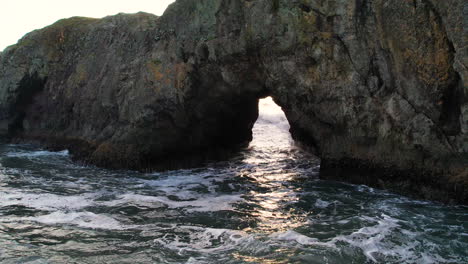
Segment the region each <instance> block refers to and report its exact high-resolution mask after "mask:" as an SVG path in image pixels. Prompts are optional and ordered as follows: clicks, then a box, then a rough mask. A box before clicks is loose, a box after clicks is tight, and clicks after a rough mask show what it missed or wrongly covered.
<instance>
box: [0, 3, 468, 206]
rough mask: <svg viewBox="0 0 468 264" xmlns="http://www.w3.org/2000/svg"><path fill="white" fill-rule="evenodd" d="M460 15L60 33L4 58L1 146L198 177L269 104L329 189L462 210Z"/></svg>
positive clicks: (231, 9) (431, 12)
mask: <svg viewBox="0 0 468 264" xmlns="http://www.w3.org/2000/svg"><path fill="white" fill-rule="evenodd" d="M463 2H464V1H462V0H450V1H435V0H418V1H406V0H395V1H383V0H374V1H361V0H359V1H358V0H355V1H344V0H343V1H341V0H340V1H312V0H303V1H286V0H275V1H270V0H256V1H247V0H245V1H238V0H178V1H176V3H174V4H173V5H171V6H170V7H169V8H168V10H167V11H166V12H165V14H164V15H163V16H161V17H156V16H153V15H150V14H145V13H138V14H135V15H127V14H119V15H117V16H112V17H106V18H104V19H88V18H79V17H75V18H71V19H66V20H61V21H59V22H57V23H55V24H54V25H52V26H50V27H47V28H44V29H41V30H38V31H34V32H32V33H30V34H28V35H26V36H25V37H24V38H23V39H22V40H21V41H20V42H19V43H18V44H17V45H14V46H11V47H9V48H7V49H6V50H5V51H4V52H2V53H1V54H0V117H1V120H0V125H1V126H0V132H1V133H2V134H4V135H8V136H9V138H10V140H16V141H36V142H40V143H41V144H43V145H46V146H48V147H51V148H54V149H62V148H68V149H70V151H71V153H72V154H74V156H75V157H76V158H77V159H78V160H82V161H85V162H90V163H93V164H97V165H100V166H106V167H112V168H131V169H145V168H171V167H179V166H183V165H186V166H190V165H191V164H192V162H194V161H197V162H200V161H202V160H204V158H206V157H208V156H218V157H220V156H221V157H222V156H223V155H227V154H226V153H225V152H226V151H225V150H226V149H230V148H231V147H235V146H239V145H242V144H243V143H246V142H248V141H249V140H250V139H251V129H252V126H253V124H254V122H255V120H256V118H257V116H258V108H257V105H258V99H259V98H261V97H265V96H272V97H273V98H274V99H275V102H276V103H277V104H279V105H280V106H281V107H282V108H283V109H284V111H285V114H286V116H287V118H288V120H289V122H290V125H291V133H292V135H293V137H294V138H295V139H296V140H299V141H301V142H304V143H305V144H306V145H309V146H313V147H314V149H315V150H316V152H317V153H318V154H319V155H320V157H321V158H322V177H331V178H339V179H345V180H348V181H354V182H360V183H369V184H372V185H378V186H381V187H385V188H396V189H402V190H405V191H407V192H411V193H418V194H419V195H421V196H424V197H426V198H433V199H439V200H445V201H450V200H451V199H458V200H459V201H461V202H466V201H467V199H468V191H467V190H468V189H467V186H468V170H467V168H468V164H467V160H468V154H467V153H468V139H467V135H466V132H467V131H468V105H467V98H466V94H467V88H466V87H467V84H466V80H467V78H468V70H467V68H466V66H465V65H466V56H467V49H466V48H465V47H466V45H465V44H464V36H463V33H462V31H460V30H459V29H460V28H461V27H462V25H463V23H464V21H466V16H463V14H462V11H461V10H463V4H464V3H463ZM395 25H398V26H395ZM37 87H40V89H37ZM220 150H223V151H220ZM200 153H203V154H200ZM205 156H206V157H205ZM185 163H186V164H185ZM350 172H352V173H350ZM420 186H425V189H424V188H423V189H422V188H419V187H420ZM454 197H456V198H454Z"/></svg>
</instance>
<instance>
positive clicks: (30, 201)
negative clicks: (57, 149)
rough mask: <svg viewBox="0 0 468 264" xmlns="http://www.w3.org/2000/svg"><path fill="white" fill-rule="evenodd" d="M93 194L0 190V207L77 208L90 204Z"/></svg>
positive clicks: (46, 209)
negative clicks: (62, 194)
mask: <svg viewBox="0 0 468 264" xmlns="http://www.w3.org/2000/svg"><path fill="white" fill-rule="evenodd" d="M94 196H95V195H94V194H83V195H75V196H61V195H55V194H49V193H40V194H36V193H25V192H19V191H13V190H4V191H0V207H3V206H11V205H22V206H26V207H29V208H34V209H39V210H45V211H55V210H63V209H66V210H78V209H82V208H84V207H87V206H90V205H92V204H93V198H94Z"/></svg>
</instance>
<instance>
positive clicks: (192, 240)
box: [154, 226, 270, 263]
mask: <svg viewBox="0 0 468 264" xmlns="http://www.w3.org/2000/svg"><path fill="white" fill-rule="evenodd" d="M172 231H173V232H174V233H175V234H176V235H171V236H164V237H162V238H158V239H155V240H154V242H155V243H156V244H158V245H159V246H162V247H165V248H167V249H170V250H172V251H175V252H178V254H180V255H183V254H185V253H186V252H199V253H204V254H209V253H215V252H220V251H227V250H232V249H236V250H238V251H246V250H248V251H249V252H256V253H259V252H269V251H270V248H269V246H268V245H267V244H265V243H263V242H261V241H259V240H257V239H256V238H255V237H254V236H253V235H249V234H247V233H245V232H242V231H237V230H230V229H219V228H203V227H197V226H177V227H174V228H173V229H172ZM195 260H196V259H193V261H195ZM195 263H197V262H195Z"/></svg>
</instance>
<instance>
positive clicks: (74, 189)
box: [0, 98, 468, 264]
mask: <svg viewBox="0 0 468 264" xmlns="http://www.w3.org/2000/svg"><path fill="white" fill-rule="evenodd" d="M260 106H261V108H260V109H261V115H260V117H259V120H258V121H257V123H256V125H255V127H254V140H253V142H252V143H251V145H250V146H249V148H247V149H245V150H244V151H242V152H241V153H239V155H238V156H237V157H235V158H233V159H231V160H228V161H224V162H213V163H210V164H208V165H206V166H205V167H200V168H194V169H190V170H176V171H167V172H160V173H139V172H131V171H111V170H105V169H100V168H95V167H84V166H80V165H78V164H76V163H73V162H72V161H71V160H70V157H69V155H68V152H67V151H62V152H55V153H54V152H48V151H44V150H41V149H39V148H37V147H34V146H29V145H1V146H0V263H31V264H33V263H34V264H39V263H41V264H42V263H93V264H94V263H225V264H228V263H262V264H263V263H344V264H349V263H457V264H458V263H468V207H463V206H444V205H440V204H437V203H432V202H427V201H419V200H414V199H410V198H406V197H403V196H399V195H396V194H392V193H389V192H386V191H381V190H377V189H372V188H369V187H366V186H362V185H351V184H345V183H339V182H331V181H322V180H319V179H318V172H319V160H318V159H317V158H315V157H314V156H312V155H311V154H308V153H305V152H303V151H301V150H300V149H298V148H296V147H295V146H294V143H293V142H292V140H291V138H290V135H289V133H288V128H289V127H288V123H287V120H286V118H285V117H284V114H283V113H282V112H281V109H279V108H278V107H277V106H276V105H274V103H273V102H272V100H271V98H267V99H264V100H262V101H261V102H260Z"/></svg>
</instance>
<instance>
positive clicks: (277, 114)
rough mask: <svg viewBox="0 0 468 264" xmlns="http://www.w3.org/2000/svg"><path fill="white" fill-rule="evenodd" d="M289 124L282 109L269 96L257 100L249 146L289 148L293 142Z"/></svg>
mask: <svg viewBox="0 0 468 264" xmlns="http://www.w3.org/2000/svg"><path fill="white" fill-rule="evenodd" d="M290 128H291V126H290V124H289V121H288V119H287V118H286V114H285V113H284V111H283V109H282V108H281V107H280V106H279V105H277V104H276V103H275V101H274V100H273V98H272V97H271V96H268V97H265V98H261V99H259V102H258V118H257V120H256V122H255V124H254V126H253V128H252V141H251V142H250V145H249V146H250V147H254V148H290V147H291V146H292V144H293V142H294V141H293V139H292V136H291V134H290V132H289V130H290Z"/></svg>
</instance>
